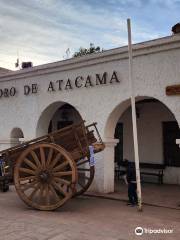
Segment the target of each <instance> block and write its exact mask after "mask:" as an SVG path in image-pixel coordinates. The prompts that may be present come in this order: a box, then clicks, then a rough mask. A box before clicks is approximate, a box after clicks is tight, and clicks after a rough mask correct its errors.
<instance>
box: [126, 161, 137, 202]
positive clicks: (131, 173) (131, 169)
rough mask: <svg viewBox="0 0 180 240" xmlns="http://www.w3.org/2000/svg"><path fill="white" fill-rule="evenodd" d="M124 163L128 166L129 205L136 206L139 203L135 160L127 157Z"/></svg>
mask: <svg viewBox="0 0 180 240" xmlns="http://www.w3.org/2000/svg"><path fill="white" fill-rule="evenodd" d="M124 164H125V166H126V182H127V184H128V198H129V205H131V206H134V205H137V203H138V198H137V192H136V189H137V184H136V171H135V165H134V163H133V162H129V161H128V160H127V159H125V160H124Z"/></svg>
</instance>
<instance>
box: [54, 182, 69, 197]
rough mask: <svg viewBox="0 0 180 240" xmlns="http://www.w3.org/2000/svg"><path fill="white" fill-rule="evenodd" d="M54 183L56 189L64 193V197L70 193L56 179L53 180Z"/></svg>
mask: <svg viewBox="0 0 180 240" xmlns="http://www.w3.org/2000/svg"><path fill="white" fill-rule="evenodd" d="M52 185H53V186H54V187H55V189H56V190H58V192H60V193H61V194H63V195H64V197H66V195H67V194H68V193H67V192H65V190H64V189H63V188H62V187H61V186H60V185H59V184H57V183H56V182H55V181H52Z"/></svg>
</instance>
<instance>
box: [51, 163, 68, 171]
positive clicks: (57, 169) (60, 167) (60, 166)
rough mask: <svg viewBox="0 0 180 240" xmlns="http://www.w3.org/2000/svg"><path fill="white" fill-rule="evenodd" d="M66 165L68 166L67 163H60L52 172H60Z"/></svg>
mask: <svg viewBox="0 0 180 240" xmlns="http://www.w3.org/2000/svg"><path fill="white" fill-rule="evenodd" d="M68 164H69V162H68V161H66V162H63V163H61V164H60V165H58V166H57V167H55V168H53V169H52V170H53V171H54V172H57V171H59V170H62V169H63V168H64V167H65V166H67V165H68Z"/></svg>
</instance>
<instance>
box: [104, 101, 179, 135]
mask: <svg viewBox="0 0 180 240" xmlns="http://www.w3.org/2000/svg"><path fill="white" fill-rule="evenodd" d="M145 99H154V100H157V101H159V102H160V103H161V104H163V105H164V106H165V107H166V108H167V110H168V111H169V112H171V114H172V115H173V116H174V118H175V119H176V121H177V123H178V125H179V126H180V123H179V122H178V120H177V118H176V113H175V112H174V111H173V110H172V109H171V108H170V107H169V106H168V104H167V103H164V102H163V101H162V100H160V99H158V98H155V97H151V96H138V97H136V103H137V102H139V101H142V100H145ZM130 106H131V100H130V98H128V99H125V100H124V101H123V102H121V103H119V104H117V105H116V106H115V108H114V109H113V110H112V112H111V113H110V114H109V116H108V119H107V121H106V123H105V128H104V136H105V138H114V131H115V127H116V124H117V121H118V119H119V118H120V117H121V116H122V114H123V113H124V112H125V110H127V109H128V108H129V107H130Z"/></svg>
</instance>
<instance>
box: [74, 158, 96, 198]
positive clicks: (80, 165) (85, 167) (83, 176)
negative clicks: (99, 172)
mask: <svg viewBox="0 0 180 240" xmlns="http://www.w3.org/2000/svg"><path fill="white" fill-rule="evenodd" d="M76 166H77V174H78V181H77V183H76V192H75V193H74V196H79V195H81V194H83V193H84V192H86V191H87V190H88V188H89V187H90V185H91V183H92V181H93V179H94V173H95V168H94V166H90V164H89V159H88V158H86V159H81V160H79V161H78V162H77V164H76Z"/></svg>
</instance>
